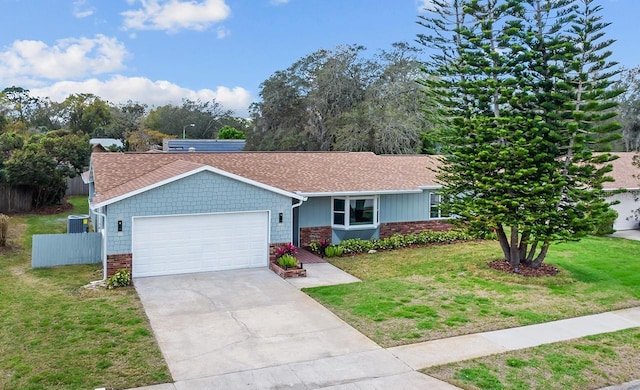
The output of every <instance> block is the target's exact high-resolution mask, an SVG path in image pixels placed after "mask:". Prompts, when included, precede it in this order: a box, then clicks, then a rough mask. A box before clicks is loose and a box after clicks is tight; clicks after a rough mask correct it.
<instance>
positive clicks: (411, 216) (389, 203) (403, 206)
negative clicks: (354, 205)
mask: <svg viewBox="0 0 640 390" xmlns="http://www.w3.org/2000/svg"><path fill="white" fill-rule="evenodd" d="M428 219H429V192H427V191H425V192H422V193H419V194H397V195H380V223H389V222H413V221H426V220H428Z"/></svg>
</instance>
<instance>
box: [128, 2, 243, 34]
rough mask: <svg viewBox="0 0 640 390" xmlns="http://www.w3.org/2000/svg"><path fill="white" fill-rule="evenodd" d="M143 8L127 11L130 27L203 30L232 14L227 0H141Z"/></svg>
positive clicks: (175, 30) (132, 28)
mask: <svg viewBox="0 0 640 390" xmlns="http://www.w3.org/2000/svg"><path fill="white" fill-rule="evenodd" d="M139 2H140V3H141V6H142V7H141V8H139V9H136V10H130V11H125V12H123V13H122V16H123V17H124V28H125V29H126V30H164V31H167V32H170V33H174V32H177V31H179V30H183V29H184V30H196V31H203V30H206V29H207V28H209V27H210V26H211V25H212V24H214V23H216V22H220V21H222V20H225V19H226V18H228V17H229V14H230V13H231V9H230V8H229V6H228V5H227V4H226V3H225V0H204V1H195V0H191V1H180V0H139Z"/></svg>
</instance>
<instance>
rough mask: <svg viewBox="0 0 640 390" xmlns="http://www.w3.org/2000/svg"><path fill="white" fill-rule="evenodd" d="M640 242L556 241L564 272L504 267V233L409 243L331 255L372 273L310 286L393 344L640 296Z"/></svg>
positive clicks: (603, 307) (613, 305) (629, 302)
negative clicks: (493, 237) (536, 274)
mask: <svg viewBox="0 0 640 390" xmlns="http://www.w3.org/2000/svg"><path fill="white" fill-rule="evenodd" d="M639 252H640V242H637V241H629V240H623V239H614V238H599V237H589V238H586V239H584V240H582V241H580V242H577V243H563V244H557V245H553V246H552V247H551V250H550V253H549V256H548V257H547V260H546V262H547V263H549V264H553V265H555V266H557V267H559V268H560V273H559V274H558V275H556V276H554V277H541V278H524V277H522V276H519V275H515V274H507V273H504V272H500V271H496V270H494V269H492V268H490V267H488V266H487V262H489V261H492V260H495V259H497V258H499V257H500V254H501V251H500V248H499V246H498V244H497V243H496V242H468V243H461V244H454V245H444V246H430V247H423V248H414V249H404V250H397V251H389V252H379V253H375V254H365V255H359V256H354V257H342V258H332V259H330V261H331V262H332V263H333V264H334V265H336V266H338V267H340V268H342V269H344V270H345V271H347V272H349V273H351V274H353V275H355V276H357V277H358V278H360V279H362V281H363V282H362V283H354V284H348V285H338V286H329V287H317V288H311V289H306V290H305V291H306V292H307V293H308V294H309V295H311V296H312V297H313V298H315V299H316V300H318V301H320V302H321V303H322V304H323V305H325V306H326V307H328V308H329V309H331V310H332V311H333V312H334V313H336V314H337V315H338V316H340V317H341V318H343V319H344V320H345V321H347V322H348V323H350V324H351V325H353V326H354V327H355V328H356V329H358V330H360V331H361V332H362V333H364V334H365V335H367V336H368V337H370V338H371V339H372V340H374V341H375V342H377V343H378V344H380V345H382V346H384V347H390V346H396V345H401V344H410V343H416V342H420V341H426V340H432V339H438V338H444V337H451V336H456V335H461V334H468V333H477V332H483V331H488V330H495V329H503V328H509V327H514V326H520V325H530V324H535V323H540V322H547V321H553V320H558V319H562V318H570V317H576V316H582V315H586V314H594V313H600V312H604V311H609V310H615V309H621V308H627V307H632V306H638V305H640V288H639V287H638V286H640V262H638V261H637V254H638V253H639Z"/></svg>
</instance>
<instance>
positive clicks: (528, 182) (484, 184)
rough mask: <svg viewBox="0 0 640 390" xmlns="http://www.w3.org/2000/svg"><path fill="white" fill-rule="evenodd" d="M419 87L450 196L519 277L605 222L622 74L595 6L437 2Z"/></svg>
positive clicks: (587, 1)
mask: <svg viewBox="0 0 640 390" xmlns="http://www.w3.org/2000/svg"><path fill="white" fill-rule="evenodd" d="M434 3H435V5H436V7H435V11H434V13H432V14H430V15H426V16H424V17H422V18H421V21H420V23H421V24H422V25H423V26H424V27H425V28H427V29H428V30H429V33H428V34H424V35H421V36H419V38H420V40H421V42H422V43H424V44H425V45H426V46H428V47H429V48H430V49H431V50H433V52H434V54H433V56H432V58H431V61H430V62H429V63H427V64H426V65H425V67H424V71H425V72H426V77H425V78H424V80H423V81H422V82H423V83H424V84H425V85H427V86H428V87H429V88H427V91H431V92H432V94H431V95H430V96H429V98H430V101H431V102H432V103H433V105H432V106H430V107H427V110H428V111H430V112H431V114H432V115H435V116H438V117H439V118H440V119H441V120H440V125H441V127H442V131H443V135H444V136H443V140H444V144H445V145H446V149H445V153H444V157H443V172H442V174H441V176H440V178H441V180H442V181H443V183H445V185H444V188H443V195H445V199H447V206H448V207H449V208H450V211H451V212H452V213H454V214H457V215H459V216H460V218H459V221H460V222H462V223H467V224H471V225H473V226H478V227H481V228H484V229H487V228H490V229H493V230H494V231H495V232H496V234H497V236H498V240H499V242H500V245H501V248H502V250H503V253H504V256H505V258H506V259H507V260H509V262H510V263H511V265H512V266H513V267H514V269H517V267H518V266H519V265H520V264H522V263H524V264H526V265H529V266H533V267H538V266H540V264H542V262H543V261H544V259H545V257H546V254H547V251H548V249H549V246H550V245H551V244H552V243H553V242H558V241H564V240H574V239H579V238H580V237H582V236H584V235H586V234H588V233H590V232H592V231H593V230H594V228H595V226H596V225H597V224H598V223H599V222H600V221H601V220H602V218H604V216H605V215H607V213H608V210H609V209H608V205H607V203H606V202H605V200H604V196H603V195H604V194H603V191H602V183H603V182H604V181H605V180H607V177H606V173H607V172H608V171H609V170H610V166H609V165H608V164H606V163H607V162H608V161H610V160H611V159H612V157H611V156H610V155H608V154H606V153H595V154H594V151H597V150H603V148H604V146H603V145H606V144H607V143H608V142H610V141H611V140H612V137H611V136H609V134H611V133H612V132H613V131H615V130H616V129H617V125H616V124H615V122H612V121H611V120H610V119H611V117H612V116H614V115H615V113H614V111H613V110H611V109H612V107H614V106H615V103H614V100H613V99H614V98H615V96H616V94H617V93H619V91H616V90H614V89H612V88H610V86H611V84H612V82H611V78H612V76H613V75H615V73H616V70H615V65H616V64H615V63H612V62H610V60H609V56H610V54H611V53H610V52H609V51H608V50H607V48H608V46H609V45H610V44H611V41H610V40H604V39H603V37H604V32H603V31H604V29H605V28H606V26H607V24H606V23H603V22H602V21H601V17H600V16H599V15H598V13H599V11H600V10H601V9H600V7H599V6H594V4H593V1H592V0H453V1H445V0H435V1H434Z"/></svg>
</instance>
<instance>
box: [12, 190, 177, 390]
mask: <svg viewBox="0 0 640 390" xmlns="http://www.w3.org/2000/svg"><path fill="white" fill-rule="evenodd" d="M75 202H76V203H77V204H78V205H84V206H85V207H86V198H84V199H82V198H80V200H78V199H76V200H75ZM83 211H84V212H83ZM71 212H72V213H75V214H81V213H86V211H85V210H83V209H80V208H78V207H76V208H75V209H74V210H72V211H71ZM40 222H42V223H40ZM65 222H66V215H56V216H13V217H12V225H11V230H10V234H11V238H12V246H11V249H10V250H9V251H6V252H5V253H4V254H3V255H2V257H1V258H0V339H1V340H2V343H0V388H2V389H93V388H97V387H106V388H130V387H138V386H144V385H150V384H155V383H163V382H169V381H171V376H170V374H169V371H168V369H167V366H166V364H165V362H164V359H163V357H162V354H161V353H160V350H159V348H158V346H157V344H156V342H155V339H154V337H153V334H152V332H151V328H150V326H149V323H148V320H147V318H146V316H145V314H144V311H143V309H142V305H141V303H140V301H139V299H138V296H137V294H136V292H135V290H134V289H133V288H124V289H118V290H110V291H107V290H104V289H102V290H95V291H92V290H87V289H85V288H83V287H82V286H83V285H85V284H87V283H88V282H90V281H92V280H96V279H100V278H101V277H102V273H101V270H100V266H99V265H83V266H64V267H56V268H47V269H36V270H33V269H31V256H30V255H31V252H30V246H31V245H30V243H31V239H30V235H31V234H32V232H35V231H37V232H39V233H44V232H47V231H51V230H52V231H60V230H62V231H64V230H65V225H64V223H65ZM60 223H62V224H63V225H62V227H60V226H59V225H60Z"/></svg>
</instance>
